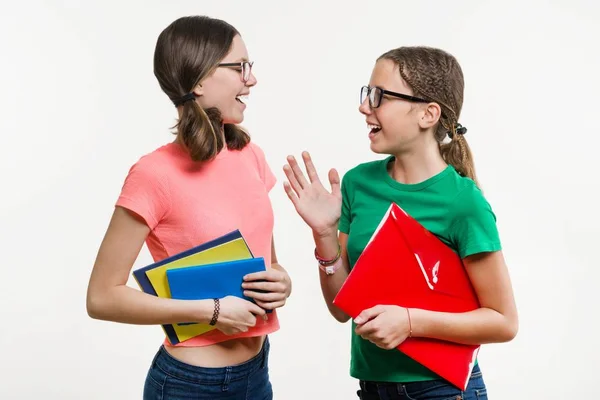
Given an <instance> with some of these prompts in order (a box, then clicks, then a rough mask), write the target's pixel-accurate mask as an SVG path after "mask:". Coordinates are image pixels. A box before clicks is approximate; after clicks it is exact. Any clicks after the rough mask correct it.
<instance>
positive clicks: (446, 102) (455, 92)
mask: <svg viewBox="0 0 600 400" xmlns="http://www.w3.org/2000/svg"><path fill="white" fill-rule="evenodd" d="M379 59H387V60H391V61H393V62H395V63H396V64H397V65H398V66H399V70H400V76H401V77H402V79H403V80H404V81H405V82H406V84H407V85H408V86H409V87H410V88H411V89H412V90H413V92H414V96H417V97H422V98H424V99H426V100H430V101H432V102H434V103H438V104H439V105H440V107H441V109H442V115H441V116H440V121H439V123H438V125H437V129H436V132H435V138H436V140H437V141H438V143H439V146H440V152H441V154H442V157H443V159H444V161H446V162H447V163H448V164H450V165H452V166H453V167H454V168H455V169H456V171H457V172H458V173H459V174H461V175H463V176H467V177H469V178H471V179H472V180H473V181H475V183H476V184H478V182H477V177H476V175H475V165H474V163H473V155H472V154H471V149H470V148H469V144H468V143H467V141H466V139H465V138H464V133H465V132H466V129H465V128H463V127H462V126H461V125H459V124H458V119H459V117H460V112H461V109H462V104H463V91H464V78H463V73H462V69H461V67H460V65H459V63H458V61H457V60H456V58H455V57H454V56H452V55H451V54H449V53H447V52H445V51H443V50H440V49H436V48H431V47H423V46H415V47H399V48H397V49H393V50H390V51H388V52H386V53H384V54H382V55H381V56H380V57H379ZM446 135H448V137H449V138H450V142H449V143H443V141H444V139H445V137H446Z"/></svg>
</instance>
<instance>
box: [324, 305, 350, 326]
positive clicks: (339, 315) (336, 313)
mask: <svg viewBox="0 0 600 400" xmlns="http://www.w3.org/2000/svg"><path fill="white" fill-rule="evenodd" d="M329 312H330V313H331V315H333V318H335V320H336V321H338V322H341V323H342V324H344V323H346V322H348V320H349V319H350V316H349V315H348V314H346V313H345V312H343V311H341V310H339V309H337V308H333V309H330V310H329Z"/></svg>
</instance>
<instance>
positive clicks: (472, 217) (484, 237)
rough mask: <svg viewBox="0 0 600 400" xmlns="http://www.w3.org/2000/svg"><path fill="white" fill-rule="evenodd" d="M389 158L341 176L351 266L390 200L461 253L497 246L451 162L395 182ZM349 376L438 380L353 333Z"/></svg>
mask: <svg viewBox="0 0 600 400" xmlns="http://www.w3.org/2000/svg"><path fill="white" fill-rule="evenodd" d="M392 161H393V157H392V156H390V157H387V158H386V159H384V160H379V161H373V162H367V163H363V164H360V165H358V166H356V167H354V168H353V169H351V170H350V171H348V172H347V173H346V174H345V175H344V177H343V179H342V187H341V190H342V215H341V218H340V222H339V227H338V229H339V230H340V232H343V233H346V234H348V259H349V262H350V268H352V267H353V266H354V264H355V262H356V260H357V259H358V257H359V256H360V254H361V252H362V251H363V249H364V248H365V246H366V244H367V242H368V241H369V239H370V238H371V236H372V234H373V232H374V231H375V229H376V228H377V226H378V224H379V222H380V221H381V219H382V217H383V216H384V214H385V213H386V212H387V210H388V208H389V206H390V204H391V203H392V202H395V203H396V204H398V205H399V206H400V207H402V208H403V209H404V210H405V211H406V212H407V213H408V214H409V215H411V216H412V217H413V218H415V219H416V220H417V221H419V222H420V223H421V225H423V226H424V227H425V228H426V229H428V230H429V231H431V232H432V233H433V234H435V235H436V236H437V237H438V238H439V239H441V240H442V241H443V242H444V243H446V244H447V245H448V246H449V247H450V248H452V249H453V250H454V251H455V252H457V253H458V254H459V255H460V256H461V257H463V258H464V257H466V256H468V255H471V254H475V253H480V252H488V251H497V250H500V249H501V243H500V238H499V235H498V230H497V227H496V217H495V215H494V213H493V211H492V209H491V207H490V205H489V203H488V202H487V200H486V199H485V197H484V196H483V194H482V193H481V191H480V190H479V189H478V188H477V186H476V185H475V183H474V182H473V180H471V179H470V178H466V177H463V176H461V175H459V174H458V173H457V172H456V170H455V169H454V168H453V167H452V166H450V165H449V166H448V167H446V168H445V169H444V170H443V171H442V172H440V173H439V174H437V175H435V176H433V177H431V178H429V179H427V180H426V181H423V182H420V183H417V184H403V183H400V182H397V181H396V180H394V179H393V178H392V177H391V176H390V175H389V173H388V171H387V167H388V164H389V163H390V162H392ZM355 328H356V325H355V324H354V322H352V340H351V345H352V352H351V361H350V375H351V376H352V377H354V378H356V379H362V380H370V381H382V382H410V381H423V380H430V379H439V378H440V377H439V376H437V375H436V374H435V373H433V372H431V371H430V370H429V369H427V368H425V367H424V366H422V365H421V364H418V363H417V362H416V361H413V360H412V359H411V358H409V357H408V356H406V355H404V354H403V353H401V352H400V351H398V350H397V349H392V350H384V349H381V348H379V347H377V346H376V345H375V344H373V343H371V342H369V341H368V340H364V339H363V338H361V337H360V336H359V335H356V334H355V333H354V329H355Z"/></svg>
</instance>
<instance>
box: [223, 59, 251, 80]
mask: <svg viewBox="0 0 600 400" xmlns="http://www.w3.org/2000/svg"><path fill="white" fill-rule="evenodd" d="M252 65H254V61H240V62H235V63H221V64H219V65H218V66H219V67H227V68H239V71H240V72H241V77H242V81H244V82H248V80H249V79H250V73H251V72H252Z"/></svg>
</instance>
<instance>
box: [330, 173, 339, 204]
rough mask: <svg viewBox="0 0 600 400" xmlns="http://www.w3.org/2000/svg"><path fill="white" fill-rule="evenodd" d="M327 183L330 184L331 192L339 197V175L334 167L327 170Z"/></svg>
mask: <svg viewBox="0 0 600 400" xmlns="http://www.w3.org/2000/svg"><path fill="white" fill-rule="evenodd" d="M329 184H330V185H331V193H332V194H333V195H335V196H336V197H341V190H340V175H339V174H338V172H337V170H336V169H335V168H332V169H330V170H329Z"/></svg>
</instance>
